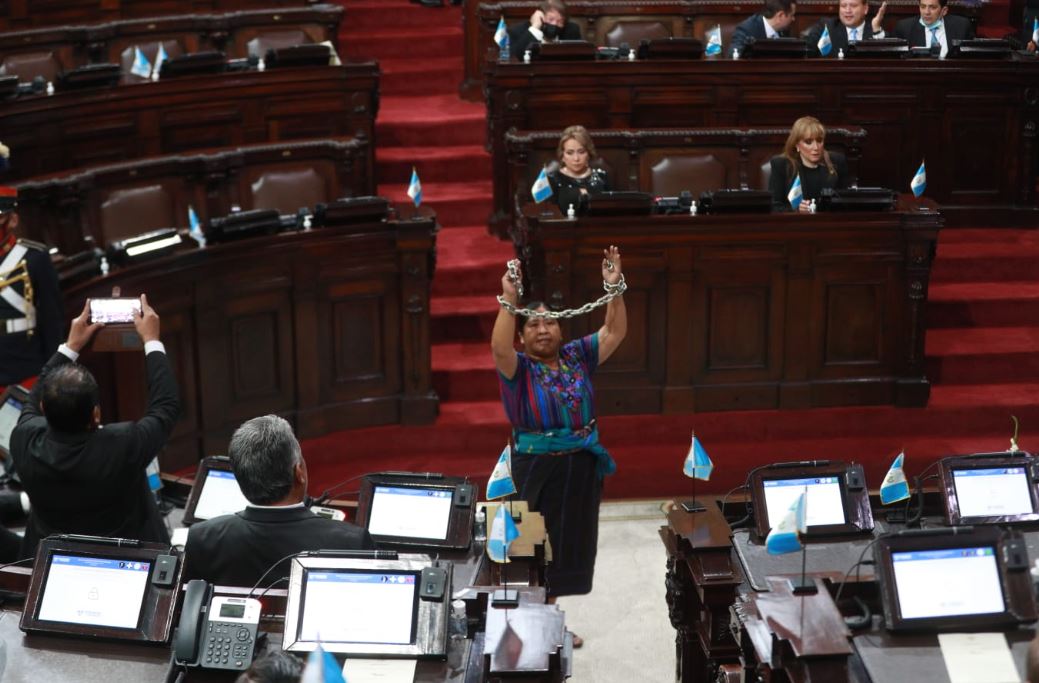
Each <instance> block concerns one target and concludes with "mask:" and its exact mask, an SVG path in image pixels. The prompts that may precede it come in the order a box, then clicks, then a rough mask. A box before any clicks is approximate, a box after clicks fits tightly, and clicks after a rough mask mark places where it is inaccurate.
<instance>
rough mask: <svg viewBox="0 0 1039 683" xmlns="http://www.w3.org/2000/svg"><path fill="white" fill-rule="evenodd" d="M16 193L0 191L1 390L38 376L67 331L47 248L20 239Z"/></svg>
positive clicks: (56, 281)
mask: <svg viewBox="0 0 1039 683" xmlns="http://www.w3.org/2000/svg"><path fill="white" fill-rule="evenodd" d="M17 206H18V191H17V190H16V189H15V188H13V187H0V391H2V390H3V388H4V387H6V386H7V385H9V384H14V383H16V382H21V381H22V380H25V379H28V378H30V377H33V376H35V375H37V374H39V372H40V369H41V368H42V367H43V364H44V363H45V362H46V361H47V359H48V358H50V357H51V356H52V355H53V354H54V351H55V350H56V349H57V348H58V343H59V342H60V341H61V331H62V329H63V328H64V327H65V324H64V317H65V315H64V312H63V310H62V308H63V307H62V303H61V291H60V290H59V289H58V275H57V273H55V271H54V266H53V265H52V264H51V259H50V254H48V253H47V247H46V246H45V245H43V244H39V243H38V242H32V241H30V240H25V239H18V237H17V236H16V234H15V230H16V229H17V228H18V214H17V213H16V211H15V209H16V208H17Z"/></svg>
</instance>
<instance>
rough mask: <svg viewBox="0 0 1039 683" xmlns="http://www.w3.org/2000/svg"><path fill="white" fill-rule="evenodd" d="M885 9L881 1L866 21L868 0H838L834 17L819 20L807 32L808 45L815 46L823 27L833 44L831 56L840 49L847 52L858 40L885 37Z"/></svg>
mask: <svg viewBox="0 0 1039 683" xmlns="http://www.w3.org/2000/svg"><path fill="white" fill-rule="evenodd" d="M886 11H887V3H886V2H884V3H881V5H880V8H879V9H878V10H877V13H876V15H875V16H874V17H873V19H872V20H871V21H867V20H866V19H867V15H868V14H869V2H868V1H867V0H840V5H839V6H838V14H837V17H836V18H828V19H823V20H821V21H820V22H819V23H818V24H816V25H815V26H814V27H813V28H812V31H811V32H810V33H809V34H808V46H809V47H810V48H813V49H815V48H817V46H818V45H819V38H820V37H821V36H822V33H823V28H824V27H825V28H826V30H827V31H829V34H830V43H831V45H832V46H833V47H832V50H831V51H830V55H829V56H831V57H836V56H837V55H838V54H839V53H840V51H841V50H844V51H845V52H847V50H848V46H849V45H850V44H851V43H855V42H858V41H860V40H876V39H880V38H885V37H886V35H885V33H884V27H883V25H882V24H881V22H882V21H883V20H884V13H885V12H886Z"/></svg>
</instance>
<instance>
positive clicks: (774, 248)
mask: <svg viewBox="0 0 1039 683" xmlns="http://www.w3.org/2000/svg"><path fill="white" fill-rule="evenodd" d="M941 224H942V219H941V217H940V216H939V214H938V213H937V211H936V210H935V205H934V203H933V202H929V201H927V200H914V199H912V198H911V197H902V198H901V199H900V204H899V207H898V210H897V211H891V212H882V213H879V212H866V213H851V214H821V213H820V214H815V215H798V214H783V215H756V216H748V215H721V216H710V215H706V216H643V217H589V218H579V219H577V220H566V219H563V218H561V217H560V216H559V213H558V211H553V212H550V213H549V214H548V215H546V214H545V212H544V210H543V209H542V208H540V207H539V208H534V207H532V206H531V207H527V210H525V211H524V220H523V222H522V224H521V227H522V230H521V231H520V233H519V234H518V236H517V240H518V244H517V246H518V248H519V251H520V253H522V254H525V255H526V256H527V259H526V263H525V264H524V269H525V272H526V273H527V274H528V276H529V277H530V280H531V282H530V291H531V296H532V297H534V298H537V299H544V300H546V301H548V302H549V303H551V304H552V305H553V306H555V307H558V308H563V307H573V306H577V305H580V304H582V303H584V302H585V301H588V300H593V299H594V298H597V297H598V296H599V292H601V274H600V272H599V267H598V266H599V263H600V262H601V258H602V256H601V255H602V248H603V245H609V244H616V245H618V246H619V247H620V249H621V252H622V253H623V255H624V266H625V268H624V269H625V276H626V278H627V281H628V284H629V290H628V293H627V294H625V297H624V299H625V304H626V308H627V310H628V318H629V320H628V337H627V338H626V339H625V342H624V343H623V344H622V345H621V347H620V348H619V349H618V351H617V355H616V357H615V358H611V359H610V363H609V364H608V365H606V366H604V367H603V369H602V370H601V371H600V372H599V374H598V375H597V377H598V378H599V379H597V380H596V394H597V399H598V400H599V405H600V408H601V410H602V411H603V412H605V413H611V412H613V413H616V412H622V413H629V412H630V413H635V412H647V411H648V412H658V411H659V412H665V413H678V412H689V411H712V410H730V409H747V408H756V409H768V408H795V407H796V408H805V407H812V406H830V405H854V404H881V403H897V404H899V405H923V404H925V403H926V402H927V398H928V394H929V388H930V384H929V382H928V380H927V378H926V377H925V375H924V369H923V364H922V362H921V358H922V354H921V350H922V348H923V347H922V344H923V341H924V330H925V328H924V324H923V318H922V316H921V315H920V312H921V307H922V306H923V304H924V303H925V299H926V289H927V279H928V275H929V269H930V265H931V260H932V259H933V256H934V248H935V244H936V239H937V232H938V229H939V228H940V226H941ZM665 313H666V314H665ZM599 324H601V313H596V314H594V315H592V316H582V317H579V318H576V319H574V320H573V321H571V322H570V323H569V325H568V327H567V329H566V330H565V333H566V334H567V335H569V336H577V335H579V334H588V333H590V332H592V331H594V330H595V329H596V328H597V326H598V325H599ZM629 343H630V345H629ZM633 396H638V397H639V399H640V400H639V401H638V402H636V401H633V400H632V399H631V397H633Z"/></svg>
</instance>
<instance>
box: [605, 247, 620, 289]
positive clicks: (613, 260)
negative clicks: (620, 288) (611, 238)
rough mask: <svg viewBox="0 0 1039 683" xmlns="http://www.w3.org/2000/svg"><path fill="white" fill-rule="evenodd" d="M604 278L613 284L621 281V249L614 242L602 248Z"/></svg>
mask: <svg viewBox="0 0 1039 683" xmlns="http://www.w3.org/2000/svg"><path fill="white" fill-rule="evenodd" d="M602 279H603V280H605V281H606V282H609V283H610V284H611V285H615V284H617V283H618V282H620V281H621V250H620V249H618V248H617V247H615V246H613V245H612V244H611V245H610V248H609V249H603V250H602Z"/></svg>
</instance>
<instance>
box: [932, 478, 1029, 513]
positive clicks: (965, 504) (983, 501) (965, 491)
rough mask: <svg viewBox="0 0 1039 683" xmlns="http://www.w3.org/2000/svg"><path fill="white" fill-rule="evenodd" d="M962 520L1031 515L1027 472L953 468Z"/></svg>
mask: <svg viewBox="0 0 1039 683" xmlns="http://www.w3.org/2000/svg"><path fill="white" fill-rule="evenodd" d="M952 480H953V483H954V484H955V486H956V500H957V502H958V504H959V509H960V517H995V516H1013V515H1028V514H1031V513H1033V512H1035V510H1033V509H1032V495H1031V491H1030V490H1029V480H1028V473H1027V472H1026V471H1025V468H1024V467H992V468H986V469H967V468H964V469H954V470H953V471H952Z"/></svg>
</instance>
